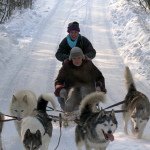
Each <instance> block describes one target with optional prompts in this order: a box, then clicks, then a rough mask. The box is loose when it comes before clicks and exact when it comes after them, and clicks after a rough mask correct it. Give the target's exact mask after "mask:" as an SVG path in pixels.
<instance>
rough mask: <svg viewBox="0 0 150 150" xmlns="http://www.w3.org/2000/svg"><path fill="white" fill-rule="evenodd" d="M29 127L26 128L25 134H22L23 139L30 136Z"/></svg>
mask: <svg viewBox="0 0 150 150" xmlns="http://www.w3.org/2000/svg"><path fill="white" fill-rule="evenodd" d="M30 133H31V132H30V129H27V131H26V132H25V135H24V139H27V138H28V137H29V136H30Z"/></svg>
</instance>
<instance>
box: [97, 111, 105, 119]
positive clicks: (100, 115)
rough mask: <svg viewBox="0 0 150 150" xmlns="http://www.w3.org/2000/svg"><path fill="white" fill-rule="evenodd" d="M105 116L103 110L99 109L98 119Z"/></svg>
mask: <svg viewBox="0 0 150 150" xmlns="http://www.w3.org/2000/svg"><path fill="white" fill-rule="evenodd" d="M105 115H106V114H105V111H104V109H101V111H100V112H99V115H98V118H101V117H103V116H105Z"/></svg>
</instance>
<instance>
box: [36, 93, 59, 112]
mask: <svg viewBox="0 0 150 150" xmlns="http://www.w3.org/2000/svg"><path fill="white" fill-rule="evenodd" d="M48 102H51V104H52V106H53V108H54V109H56V103H55V97H54V95H53V94H51V93H43V94H42V95H40V96H39V98H38V102H37V110H43V111H45V112H46V107H47V104H48Z"/></svg>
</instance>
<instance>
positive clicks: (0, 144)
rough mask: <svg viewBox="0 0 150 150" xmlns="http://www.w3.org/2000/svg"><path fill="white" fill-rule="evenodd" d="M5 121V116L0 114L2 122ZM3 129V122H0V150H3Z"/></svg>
mask: <svg viewBox="0 0 150 150" xmlns="http://www.w3.org/2000/svg"><path fill="white" fill-rule="evenodd" d="M3 119H4V115H3V114H2V113H1V112H0V120H3ZM2 129H3V122H0V150H2V149H3V148H2V138H1V133H2Z"/></svg>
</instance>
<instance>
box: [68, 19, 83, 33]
mask: <svg viewBox="0 0 150 150" xmlns="http://www.w3.org/2000/svg"><path fill="white" fill-rule="evenodd" d="M72 30H74V31H78V32H80V28H79V23H78V22H76V21H74V22H71V23H69V24H68V30H67V32H68V33H69V32H70V31H72Z"/></svg>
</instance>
